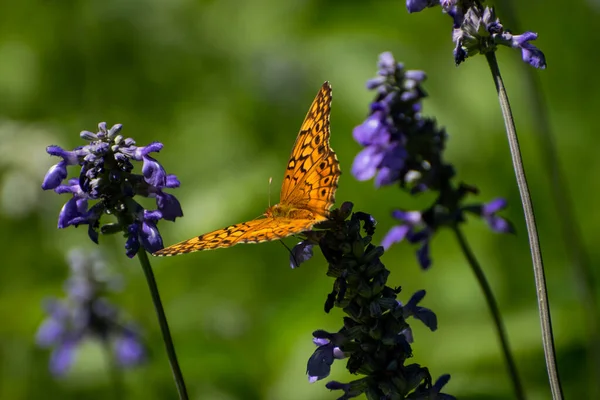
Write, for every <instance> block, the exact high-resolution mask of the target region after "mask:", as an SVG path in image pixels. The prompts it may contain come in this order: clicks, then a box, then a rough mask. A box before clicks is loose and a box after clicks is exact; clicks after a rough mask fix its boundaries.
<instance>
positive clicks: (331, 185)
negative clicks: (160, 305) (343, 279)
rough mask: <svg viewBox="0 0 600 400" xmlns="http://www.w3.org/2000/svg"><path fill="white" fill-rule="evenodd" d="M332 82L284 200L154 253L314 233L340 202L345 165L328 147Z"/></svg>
mask: <svg viewBox="0 0 600 400" xmlns="http://www.w3.org/2000/svg"><path fill="white" fill-rule="evenodd" d="M330 109H331V86H330V85H329V82H325V83H323V86H321V89H320V90H319V93H317V96H316V97H315V99H314V100H313V102H312V104H311V106H310V109H309V110H308V113H307V115H306V117H305V118H304V122H303V123H302V126H301V127H300V132H299V133H298V137H297V138H296V143H295V144H294V147H293V148H292V154H291V156H290V159H289V161H288V164H287V168H286V170H285V176H284V178H283V184H282V185H281V195H280V201H279V204H275V205H274V206H271V207H269V208H268V209H267V210H266V211H265V213H264V214H263V217H264V218H257V219H253V220H251V221H248V222H242V223H240V224H235V225H231V226H228V227H226V228H223V229H219V230H216V231H213V232H209V233H205V234H204V235H200V236H197V237H194V238H191V239H189V240H186V241H183V242H180V243H177V244H174V245H171V246H169V247H165V248H164V249H162V250H159V251H157V252H155V253H154V254H153V255H155V256H174V255H178V254H184V253H191V252H194V251H199V250H211V249H218V248H225V247H231V246H234V245H236V244H239V243H260V242H266V241H271V240H279V239H283V238H285V237H288V236H291V235H296V234H300V233H302V232H305V231H309V230H311V229H312V227H313V226H314V225H315V224H317V223H319V222H323V221H326V220H327V219H328V217H329V210H330V208H331V207H332V206H333V204H334V203H335V191H336V189H337V187H338V180H339V178H340V174H341V171H340V165H339V162H338V159H337V157H336V155H335V152H334V151H333V149H332V148H331V147H330V145H329V137H330V131H329V113H330Z"/></svg>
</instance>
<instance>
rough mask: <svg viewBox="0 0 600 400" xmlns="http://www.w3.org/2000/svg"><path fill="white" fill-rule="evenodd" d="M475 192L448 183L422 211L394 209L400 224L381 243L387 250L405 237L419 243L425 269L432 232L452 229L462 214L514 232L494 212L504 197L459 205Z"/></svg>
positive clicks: (428, 263)
mask: <svg viewBox="0 0 600 400" xmlns="http://www.w3.org/2000/svg"><path fill="white" fill-rule="evenodd" d="M476 192H477V191H476V189H475V188H473V187H470V186H467V185H464V184H462V185H460V186H459V187H458V188H454V187H453V186H450V185H449V186H447V187H446V188H445V189H444V191H443V192H441V193H440V195H439V196H438V198H437V200H436V201H435V203H434V204H433V205H432V206H431V207H429V208H428V209H426V210H424V211H402V210H396V211H394V212H393V213H392V216H393V217H394V218H396V219H397V220H399V221H400V222H401V224H400V225H397V226H394V227H392V228H391V229H390V230H389V232H388V233H387V234H386V235H385V237H384V238H383V240H382V242H381V245H382V246H383V247H384V248H385V249H386V250H387V249H389V248H390V247H391V246H392V245H393V244H395V243H399V242H401V241H403V240H405V239H406V241H408V242H409V243H412V244H419V248H418V249H417V252H416V254H417V260H418V262H419V265H420V266H421V268H423V269H427V268H429V267H430V266H431V263H432V260H431V257H430V251H429V248H430V243H431V239H432V238H433V236H434V234H435V233H436V232H437V231H438V230H439V229H440V228H442V227H451V228H453V227H456V226H458V225H459V224H461V223H464V222H465V221H466V218H465V215H464V214H465V213H469V214H473V215H477V216H478V217H480V218H483V219H484V220H485V221H486V222H487V223H488V225H489V226H490V228H491V229H492V231H494V232H497V233H513V232H514V229H513V226H512V224H511V223H510V222H509V221H508V220H506V219H505V218H503V217H501V216H499V215H497V213H498V211H500V210H502V209H504V208H505V207H506V200H504V199H501V198H498V199H495V200H492V201H491V202H489V203H487V204H470V205H463V204H462V202H463V201H464V198H465V197H466V196H467V195H468V194H473V193H476Z"/></svg>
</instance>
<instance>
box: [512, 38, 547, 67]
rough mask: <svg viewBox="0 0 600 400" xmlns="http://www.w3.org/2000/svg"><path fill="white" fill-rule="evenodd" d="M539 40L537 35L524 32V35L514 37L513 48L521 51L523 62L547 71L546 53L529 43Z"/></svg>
mask: <svg viewBox="0 0 600 400" xmlns="http://www.w3.org/2000/svg"><path fill="white" fill-rule="evenodd" d="M535 39H537V33H534V32H524V33H523V34H522V35H515V36H513V37H512V42H511V46H512V47H514V48H520V49H521V56H522V57H523V61H525V62H526V63H528V64H529V65H531V66H532V67H535V68H539V69H545V68H546V57H545V56H544V53H542V51H541V50H540V49H538V48H537V47H535V46H534V45H532V44H531V43H529V41H531V40H535Z"/></svg>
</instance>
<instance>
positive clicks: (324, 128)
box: [280, 82, 341, 220]
mask: <svg viewBox="0 0 600 400" xmlns="http://www.w3.org/2000/svg"><path fill="white" fill-rule="evenodd" d="M330 111H331V86H330V85H329V82H325V83H324V84H323V86H322V87H321V90H320V91H319V93H318V94H317V97H316V98H315V100H314V101H313V103H312V105H311V106H310V109H309V110H308V114H307V115H306V118H304V122H303V123H302V126H301V127H300V133H298V137H297V138H296V143H295V144H294V147H293V149H292V154H291V156H290V160H289V161H288V165H287V169H286V172H285V177H284V179H283V184H282V186H281V197H280V203H281V204H287V205H293V206H294V207H296V208H302V209H306V210H309V211H311V212H312V213H313V214H314V216H315V217H316V218H317V219H319V220H325V219H327V217H328V215H329V209H330V208H331V206H333V204H334V203H335V191H336V189H337V187H338V180H339V179H340V175H341V171H340V164H339V162H338V159H337V157H336V155H335V152H334V151H333V149H332V148H331V147H330V145H329V138H330V136H331V132H330V129H329V113H330Z"/></svg>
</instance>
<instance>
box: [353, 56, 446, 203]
mask: <svg viewBox="0 0 600 400" xmlns="http://www.w3.org/2000/svg"><path fill="white" fill-rule="evenodd" d="M378 67H379V70H378V72H377V73H378V75H379V76H378V77H377V78H374V79H371V80H369V81H368V82H367V88H368V89H371V90H373V89H374V90H376V91H377V95H376V97H375V100H374V101H373V103H371V113H370V115H369V117H368V118H367V119H366V120H365V122H364V123H362V124H361V125H359V126H357V127H356V128H354V131H353V136H354V139H355V140H356V141H357V142H358V143H359V144H360V145H362V146H364V147H365V148H364V149H363V150H362V151H361V152H360V153H359V154H358V155H357V156H356V158H355V159H354V163H353V165H352V174H353V175H354V177H355V178H356V179H358V180H361V181H363V180H368V179H371V178H373V177H375V185H376V186H377V187H379V186H383V185H390V184H393V183H396V182H398V183H400V185H401V186H403V187H408V188H410V189H411V190H412V191H413V192H420V191H423V190H426V189H427V188H428V187H431V186H433V187H437V186H438V182H439V181H441V180H443V179H444V178H446V179H449V177H451V176H452V175H453V171H452V170H451V169H448V168H447V166H445V165H443V164H442V162H441V152H442V150H443V149H444V144H445V140H446V133H445V131H444V130H443V129H438V128H436V126H435V122H434V121H433V120H431V119H427V118H423V117H422V116H421V114H420V112H421V108H422V104H421V100H422V99H423V98H424V97H425V96H426V94H425V91H424V90H423V89H422V88H421V82H423V81H424V80H425V73H424V72H422V71H411V70H405V69H404V66H403V65H402V64H401V63H398V62H396V61H395V60H394V57H393V56H392V54H391V53H389V52H386V53H382V54H381V55H380V56H379V63H378Z"/></svg>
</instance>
